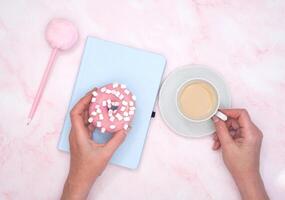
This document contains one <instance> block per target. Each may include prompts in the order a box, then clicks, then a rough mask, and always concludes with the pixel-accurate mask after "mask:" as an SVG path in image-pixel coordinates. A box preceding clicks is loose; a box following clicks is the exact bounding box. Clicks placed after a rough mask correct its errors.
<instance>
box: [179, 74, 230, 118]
mask: <svg viewBox="0 0 285 200" xmlns="http://www.w3.org/2000/svg"><path fill="white" fill-rule="evenodd" d="M196 81H202V82H206V83H208V84H209V85H211V86H212V88H214V91H215V93H216V95H217V103H216V105H215V109H213V112H212V113H211V114H210V115H209V116H207V117H205V118H203V119H199V120H197V119H191V118H189V117H188V116H186V115H185V114H184V113H183V112H182V111H181V109H180V107H179V103H178V98H179V97H180V94H181V92H182V90H183V89H184V87H186V86H188V85H189V84H191V82H196ZM219 107H220V94H219V92H218V90H217V88H216V87H215V85H214V84H213V83H211V82H210V81H209V80H206V79H204V78H194V79H189V80H187V81H185V82H184V83H182V84H181V85H180V86H179V87H178V89H177V91H176V108H177V110H178V112H179V113H180V115H182V116H183V117H184V118H185V119H187V120H189V121H191V122H204V121H207V120H209V119H211V118H212V117H213V116H217V117H218V118H220V119H221V120H223V121H226V120H227V119H228V117H227V116H226V115H225V114H224V113H222V112H221V111H219V110H218V109H219Z"/></svg>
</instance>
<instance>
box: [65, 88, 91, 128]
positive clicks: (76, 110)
mask: <svg viewBox="0 0 285 200" xmlns="http://www.w3.org/2000/svg"><path fill="white" fill-rule="evenodd" d="M91 99H92V91H90V92H88V93H87V94H86V95H85V96H84V97H82V98H81V99H80V100H79V101H78V102H77V104H75V106H74V107H73V108H72V110H71V112H70V118H71V123H72V125H74V126H77V127H79V128H84V127H85V122H84V111H87V110H88V107H89V103H90V101H91Z"/></svg>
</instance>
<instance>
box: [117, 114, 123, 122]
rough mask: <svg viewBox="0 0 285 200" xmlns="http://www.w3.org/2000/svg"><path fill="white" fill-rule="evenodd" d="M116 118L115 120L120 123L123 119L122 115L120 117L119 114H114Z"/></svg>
mask: <svg viewBox="0 0 285 200" xmlns="http://www.w3.org/2000/svg"><path fill="white" fill-rule="evenodd" d="M116 117H117V119H118V120H119V121H121V120H122V119H123V117H122V115H120V113H117V114H116Z"/></svg>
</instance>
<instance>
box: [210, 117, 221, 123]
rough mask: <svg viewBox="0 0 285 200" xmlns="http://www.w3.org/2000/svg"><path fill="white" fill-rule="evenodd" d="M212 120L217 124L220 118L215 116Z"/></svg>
mask: <svg viewBox="0 0 285 200" xmlns="http://www.w3.org/2000/svg"><path fill="white" fill-rule="evenodd" d="M212 120H213V121H214V122H215V123H217V122H218V121H219V120H220V119H219V118H218V117H216V116H214V117H212Z"/></svg>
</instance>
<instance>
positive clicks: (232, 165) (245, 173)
mask: <svg viewBox="0 0 285 200" xmlns="http://www.w3.org/2000/svg"><path fill="white" fill-rule="evenodd" d="M222 112H223V113H224V114H226V115H227V116H228V117H229V119H228V120H227V121H226V122H224V121H222V120H220V119H219V118H217V117H213V121H214V124H215V127H216V134H215V135H214V145H213V149H214V150H218V149H219V148H220V147H221V149H222V155H223V159H224V162H225V165H226V166H227V168H228V169H229V171H230V173H231V174H232V176H233V178H234V180H235V182H236V183H237V186H238V188H239V190H240V192H241V195H242V197H243V199H251V200H254V199H258V200H262V199H269V198H268V196H267V194H266V191H265V188H264V185H263V182H262V179H261V176H260V173H259V156H260V148H261V142H262V132H261V131H260V130H259V129H258V128H257V127H256V126H255V124H254V123H253V122H252V121H251V119H250V116H249V114H248V113H247V111H246V110H244V109H224V110H222Z"/></svg>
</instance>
